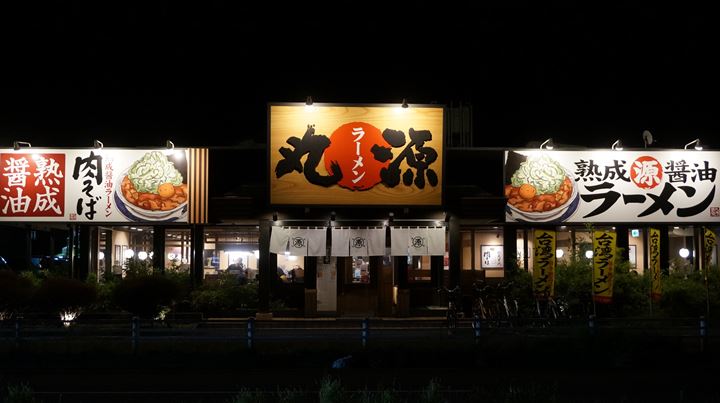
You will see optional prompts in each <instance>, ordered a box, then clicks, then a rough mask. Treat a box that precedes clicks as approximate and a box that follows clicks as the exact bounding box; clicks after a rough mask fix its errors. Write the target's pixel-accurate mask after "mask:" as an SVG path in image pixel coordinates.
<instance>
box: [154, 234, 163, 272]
mask: <svg viewBox="0 0 720 403" xmlns="http://www.w3.org/2000/svg"><path fill="white" fill-rule="evenodd" d="M152 249H153V267H155V268H156V269H159V270H160V273H165V227H162V226H159V225H156V226H154V227H153V247H152Z"/></svg>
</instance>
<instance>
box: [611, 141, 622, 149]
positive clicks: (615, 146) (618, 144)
mask: <svg viewBox="0 0 720 403" xmlns="http://www.w3.org/2000/svg"><path fill="white" fill-rule="evenodd" d="M610 148H612V149H613V150H616V151H622V150H623V145H622V141H620V139H617V140H615V142H614V143H613V145H612V147H610Z"/></svg>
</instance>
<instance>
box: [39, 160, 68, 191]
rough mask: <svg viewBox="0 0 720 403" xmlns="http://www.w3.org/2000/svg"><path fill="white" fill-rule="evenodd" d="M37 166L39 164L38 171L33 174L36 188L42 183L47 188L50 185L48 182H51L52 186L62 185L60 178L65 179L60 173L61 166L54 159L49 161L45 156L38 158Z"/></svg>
mask: <svg viewBox="0 0 720 403" xmlns="http://www.w3.org/2000/svg"><path fill="white" fill-rule="evenodd" d="M35 164H37V169H36V171H35V173H34V174H33V176H35V186H37V185H38V184H40V183H42V184H43V186H45V185H47V184H48V183H47V182H50V185H59V184H60V178H62V177H63V174H62V172H60V171H59V169H60V164H58V163H57V162H56V161H55V160H54V159H53V158H50V159H48V158H45V157H43V156H38V157H37V158H35ZM46 181H47V182H46Z"/></svg>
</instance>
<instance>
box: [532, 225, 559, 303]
mask: <svg viewBox="0 0 720 403" xmlns="http://www.w3.org/2000/svg"><path fill="white" fill-rule="evenodd" d="M533 292H534V293H535V296H536V297H537V298H547V297H548V296H549V297H554V296H555V231H548V230H538V229H536V230H535V255H534V258H533Z"/></svg>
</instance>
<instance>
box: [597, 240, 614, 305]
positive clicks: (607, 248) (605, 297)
mask: <svg viewBox="0 0 720 403" xmlns="http://www.w3.org/2000/svg"><path fill="white" fill-rule="evenodd" d="M616 241H617V234H616V233H615V231H594V232H593V298H594V299H595V301H596V302H600V303H611V302H612V295H613V277H614V274H615V246H616Z"/></svg>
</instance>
